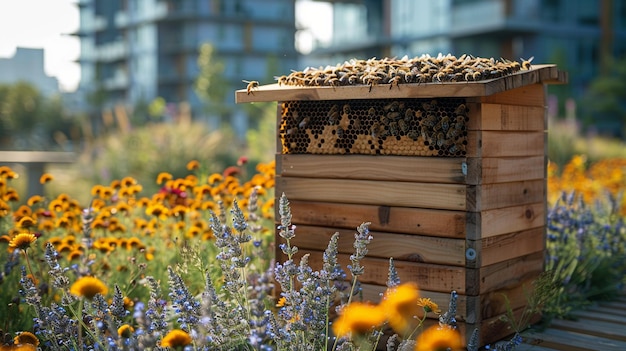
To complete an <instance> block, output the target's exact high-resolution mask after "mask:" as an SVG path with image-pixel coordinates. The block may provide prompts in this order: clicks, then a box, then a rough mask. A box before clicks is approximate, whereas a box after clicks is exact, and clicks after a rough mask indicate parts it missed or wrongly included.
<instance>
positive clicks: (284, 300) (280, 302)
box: [276, 296, 287, 307]
mask: <svg viewBox="0 0 626 351" xmlns="http://www.w3.org/2000/svg"><path fill="white" fill-rule="evenodd" d="M286 303H287V299H286V298H285V297H284V296H283V297H281V298H280V299H278V302H276V307H283V306H285V304H286Z"/></svg>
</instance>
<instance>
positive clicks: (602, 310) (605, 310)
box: [589, 306, 626, 316]
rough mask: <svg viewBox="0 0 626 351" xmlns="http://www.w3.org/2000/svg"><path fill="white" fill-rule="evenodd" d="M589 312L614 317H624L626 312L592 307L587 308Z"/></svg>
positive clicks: (610, 308)
mask: <svg viewBox="0 0 626 351" xmlns="http://www.w3.org/2000/svg"><path fill="white" fill-rule="evenodd" d="M589 310H590V311H593V312H599V313H606V314H610V315H614V316H625V315H626V311H624V310H621V309H616V308H613V307H603V306H592V307H589Z"/></svg>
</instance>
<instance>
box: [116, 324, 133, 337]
mask: <svg viewBox="0 0 626 351" xmlns="http://www.w3.org/2000/svg"><path fill="white" fill-rule="evenodd" d="M134 331H135V329H133V327H131V326H130V325H128V324H122V326H121V327H119V328H117V335H119V336H120V337H122V338H126V339H128V338H130V337H131V336H132V335H133V332H134Z"/></svg>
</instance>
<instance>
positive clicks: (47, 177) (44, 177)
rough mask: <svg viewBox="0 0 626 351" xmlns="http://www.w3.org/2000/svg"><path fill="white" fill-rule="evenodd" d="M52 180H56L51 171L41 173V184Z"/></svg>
mask: <svg viewBox="0 0 626 351" xmlns="http://www.w3.org/2000/svg"><path fill="white" fill-rule="evenodd" d="M52 180H54V177H53V176H52V174H49V173H44V174H42V175H41V177H39V183H41V184H46V183H48V182H51V181H52Z"/></svg>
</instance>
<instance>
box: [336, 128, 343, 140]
mask: <svg viewBox="0 0 626 351" xmlns="http://www.w3.org/2000/svg"><path fill="white" fill-rule="evenodd" d="M343 136H344V131H343V128H341V127H337V137H338V138H343Z"/></svg>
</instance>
